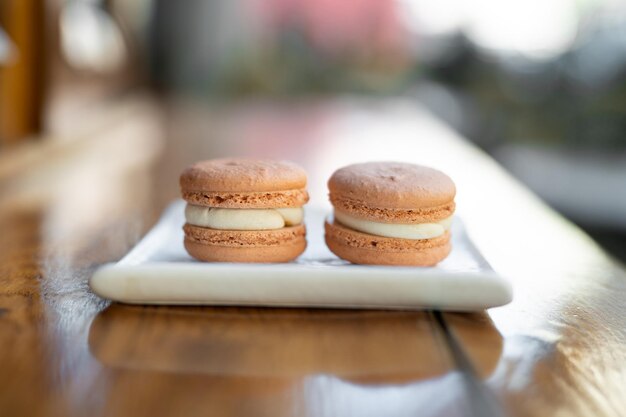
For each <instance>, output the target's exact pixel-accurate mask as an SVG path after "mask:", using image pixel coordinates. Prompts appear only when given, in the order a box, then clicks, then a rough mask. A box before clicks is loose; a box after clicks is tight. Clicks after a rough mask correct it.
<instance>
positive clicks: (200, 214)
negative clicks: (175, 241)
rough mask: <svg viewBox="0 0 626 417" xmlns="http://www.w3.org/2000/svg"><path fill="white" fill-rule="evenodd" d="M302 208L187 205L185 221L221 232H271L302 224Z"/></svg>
mask: <svg viewBox="0 0 626 417" xmlns="http://www.w3.org/2000/svg"><path fill="white" fill-rule="evenodd" d="M303 217H304V210H303V209H302V207H290V208H276V209H226V208H217V207H202V206H194V205H191V204H187V207H185V220H186V221H187V223H189V224H193V225H194V226H201V227H209V228H211V229H221V230H271V229H281V228H283V227H285V226H295V225H297V224H300V223H302V218H303Z"/></svg>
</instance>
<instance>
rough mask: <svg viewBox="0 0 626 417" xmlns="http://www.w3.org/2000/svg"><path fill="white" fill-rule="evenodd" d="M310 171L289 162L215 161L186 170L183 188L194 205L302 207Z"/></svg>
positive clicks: (233, 159)
mask: <svg viewBox="0 0 626 417" xmlns="http://www.w3.org/2000/svg"><path fill="white" fill-rule="evenodd" d="M306 183H307V179H306V172H305V171H304V170H303V169H302V168H301V167H299V166H298V165H296V164H294V163H292V162H288V161H273V160H259V159H241V158H228V159H213V160H208V161H202V162H198V163H196V164H193V165H191V166H190V167H188V168H187V169H185V170H184V171H183V173H182V174H181V176H180V187H181V191H182V194H183V198H184V199H185V200H186V201H187V202H189V203H190V204H195V205H201V206H208V207H223V208H278V207H301V206H302V205H304V204H305V203H306V202H307V201H308V199H309V197H308V193H307V191H306V188H305V187H306Z"/></svg>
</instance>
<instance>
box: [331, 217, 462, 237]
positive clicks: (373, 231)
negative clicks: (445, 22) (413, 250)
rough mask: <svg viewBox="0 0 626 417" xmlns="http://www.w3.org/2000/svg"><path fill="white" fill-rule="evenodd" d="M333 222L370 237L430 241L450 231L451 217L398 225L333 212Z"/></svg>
mask: <svg viewBox="0 0 626 417" xmlns="http://www.w3.org/2000/svg"><path fill="white" fill-rule="evenodd" d="M334 216H335V220H337V221H338V222H339V223H341V224H343V225H344V226H347V227H349V228H350V229H354V230H357V231H359V232H363V233H367V234H370V235H376V236H383V237H396V238H401V239H432V238H435V237H439V236H441V235H443V234H444V233H445V232H446V230H449V229H450V225H451V224H452V216H450V217H448V218H446V219H443V220H440V221H438V222H436V223H418V224H400V223H378V222H373V221H369V220H363V219H357V218H356V217H352V216H349V215H347V214H345V213H342V212H340V211H337V210H335V213H334Z"/></svg>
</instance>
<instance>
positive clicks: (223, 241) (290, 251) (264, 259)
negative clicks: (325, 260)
mask: <svg viewBox="0 0 626 417" xmlns="http://www.w3.org/2000/svg"><path fill="white" fill-rule="evenodd" d="M183 229H184V231H185V242H184V244H185V249H186V250H187V252H188V253H189V254H190V255H191V256H192V257H194V258H196V259H198V260H200V261H205V262H248V263H281V262H289V261H292V260H294V259H295V258H297V257H298V256H300V254H301V253H302V252H304V250H305V249H306V239H305V234H306V229H305V228H304V226H303V225H300V226H293V227H285V228H282V229H277V230H258V231H239V230H216V229H209V228H206V227H199V226H193V225H190V224H186V225H185V226H184V228H183Z"/></svg>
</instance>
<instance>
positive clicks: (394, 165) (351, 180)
mask: <svg viewBox="0 0 626 417" xmlns="http://www.w3.org/2000/svg"><path fill="white" fill-rule="evenodd" d="M328 189H329V190H330V195H331V200H332V199H335V200H342V199H345V200H350V201H355V202H358V203H359V204H360V205H363V206H367V207H371V208H381V209H396V210H397V209H407V210H416V209H423V208H436V207H441V206H444V205H446V204H448V203H450V202H451V201H453V200H454V196H455V195H456V187H455V185H454V183H453V182H452V180H451V179H450V177H448V176H447V175H446V174H444V173H443V172H441V171H438V170H436V169H433V168H429V167H424V166H420V165H414V164H407V163H401V162H367V163H362V164H354V165H348V166H346V167H343V168H341V169H339V170H337V171H335V173H334V174H333V175H332V176H331V177H330V179H329V180H328Z"/></svg>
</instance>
